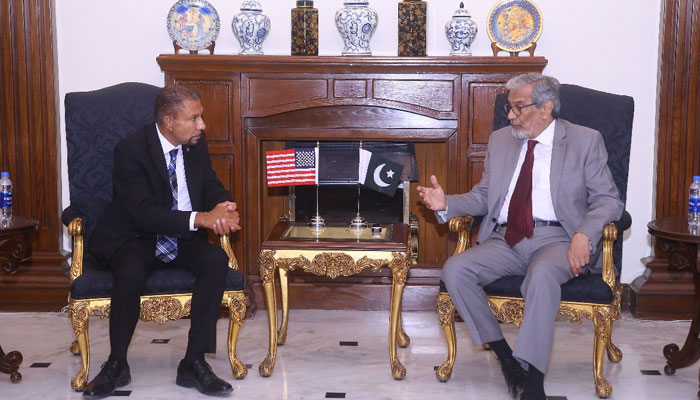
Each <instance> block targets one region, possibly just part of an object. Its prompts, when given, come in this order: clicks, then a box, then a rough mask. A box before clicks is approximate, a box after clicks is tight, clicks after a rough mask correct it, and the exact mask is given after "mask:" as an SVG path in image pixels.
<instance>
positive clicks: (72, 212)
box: [61, 204, 81, 226]
mask: <svg viewBox="0 0 700 400" xmlns="http://www.w3.org/2000/svg"><path fill="white" fill-rule="evenodd" d="M80 217H81V215H80V211H79V210H78V207H76V206H75V205H74V204H71V205H69V206H68V207H66V208H64V209H63V212H62V213H61V222H62V223H63V225H65V226H68V225H69V224H70V223H71V221H73V220H74V219H76V218H80Z"/></svg>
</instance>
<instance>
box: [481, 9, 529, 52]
mask: <svg viewBox="0 0 700 400" xmlns="http://www.w3.org/2000/svg"><path fill="white" fill-rule="evenodd" d="M486 31H487V32H488V35H489V38H490V39H491V41H492V42H494V43H496V46H497V47H498V48H500V49H502V50H505V51H510V52H517V51H522V50H525V49H527V48H528V47H530V44H531V43H533V42H536V41H537V39H539V38H540V35H541V34H542V13H541V12H540V9H539V8H537V6H536V5H535V3H533V2H531V1H528V0H501V1H500V2H498V3H497V4H496V5H494V6H493V8H492V9H491V12H489V17H488V26H487V29H486Z"/></svg>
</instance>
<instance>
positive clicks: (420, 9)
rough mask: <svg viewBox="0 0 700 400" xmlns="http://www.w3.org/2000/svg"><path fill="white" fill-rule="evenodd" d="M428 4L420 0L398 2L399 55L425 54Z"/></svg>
mask: <svg viewBox="0 0 700 400" xmlns="http://www.w3.org/2000/svg"><path fill="white" fill-rule="evenodd" d="M427 10H428V5H427V3H426V2H424V1H422V0H406V1H401V2H399V50H398V54H399V56H425V55H426V51H425V35H426V34H425V25H426V16H427Z"/></svg>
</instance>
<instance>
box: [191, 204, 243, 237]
mask: <svg viewBox="0 0 700 400" xmlns="http://www.w3.org/2000/svg"><path fill="white" fill-rule="evenodd" d="M239 222H240V216H239V215H238V211H236V203H234V202H232V201H224V202H221V203H219V204H217V205H216V206H214V208H212V209H211V211H208V212H198V213H197V215H196V216H195V218H194V226H195V227H197V228H207V229H211V230H212V231H214V233H216V234H217V235H226V234H228V233H230V232H235V231H237V230H239V229H241V226H240V225H239Z"/></svg>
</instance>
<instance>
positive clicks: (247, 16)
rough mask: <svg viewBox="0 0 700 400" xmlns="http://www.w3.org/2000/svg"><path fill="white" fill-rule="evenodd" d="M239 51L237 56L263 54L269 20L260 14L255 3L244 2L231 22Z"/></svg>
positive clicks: (259, 7) (258, 4)
mask: <svg viewBox="0 0 700 400" xmlns="http://www.w3.org/2000/svg"><path fill="white" fill-rule="evenodd" d="M231 28H233V34H234V35H236V39H238V43H240V45H241V51H240V52H239V53H238V54H263V51H262V43H263V41H265V38H266V37H267V34H268V33H269V32H270V18H268V17H267V15H264V14H263V13H262V6H261V5H260V3H258V2H257V1H244V2H243V4H241V12H240V13H239V14H238V15H236V16H235V17H233V22H231Z"/></svg>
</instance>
